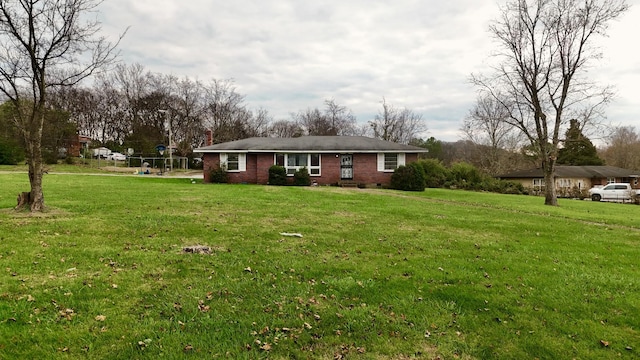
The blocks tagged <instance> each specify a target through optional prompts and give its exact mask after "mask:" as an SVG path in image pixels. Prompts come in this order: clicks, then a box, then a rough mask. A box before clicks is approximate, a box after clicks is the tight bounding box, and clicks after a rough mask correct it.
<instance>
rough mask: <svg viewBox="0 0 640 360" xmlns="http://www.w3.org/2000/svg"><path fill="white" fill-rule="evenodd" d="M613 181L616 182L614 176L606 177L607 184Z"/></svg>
mask: <svg viewBox="0 0 640 360" xmlns="http://www.w3.org/2000/svg"><path fill="white" fill-rule="evenodd" d="M614 182H616V178H614V177H608V178H607V184H613V183H614Z"/></svg>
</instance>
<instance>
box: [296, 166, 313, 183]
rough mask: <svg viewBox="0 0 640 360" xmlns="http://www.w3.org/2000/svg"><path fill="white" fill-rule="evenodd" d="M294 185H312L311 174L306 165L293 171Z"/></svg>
mask: <svg viewBox="0 0 640 360" xmlns="http://www.w3.org/2000/svg"><path fill="white" fill-rule="evenodd" d="M293 185H296V186H309V185H311V176H309V171H308V170H307V168H306V167H303V168H301V169H299V170H297V171H296V172H295V173H293Z"/></svg>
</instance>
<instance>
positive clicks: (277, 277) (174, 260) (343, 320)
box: [0, 173, 640, 359]
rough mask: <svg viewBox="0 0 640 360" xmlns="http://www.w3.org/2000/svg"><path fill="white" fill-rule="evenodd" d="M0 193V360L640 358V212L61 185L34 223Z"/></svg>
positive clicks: (99, 179)
mask: <svg viewBox="0 0 640 360" xmlns="http://www.w3.org/2000/svg"><path fill="white" fill-rule="evenodd" d="M0 184H2V186H0V209H4V210H0V263H1V264H2V266H1V269H2V271H0V358H2V359H4V358H7V359H11V358H34V359H35V358H96V359H97V358H100V359H104V358H127V359H128V358H147V357H148V358H159V357H167V358H182V357H194V358H246V359H256V358H274V359H280V358H282V359H284V358H318V359H342V358H346V359H387V358H391V359H410V358H424V359H433V358H437V357H438V356H440V357H441V358H444V359H451V358H460V359H491V358H495V359H516V358H518V359H524V358H527V359H532V358H540V359H571V358H581V359H603V358H616V359H618V358H623V359H624V358H628V359H632V358H637V357H638V356H640V355H639V354H640V332H639V329H640V206H634V205H622V204H609V203H592V202H589V201H575V200H560V207H558V208H551V207H546V206H544V205H543V199H541V198H536V197H526V196H509V195H495V194H485V193H473V192H463V191H449V190H433V189H427V191H425V192H424V193H402V192H396V191H391V190H361V189H340V188H330V187H313V188H297V187H265V186H251V185H203V184H199V183H198V184H192V183H191V181H190V180H189V179H170V178H157V177H142V176H141V177H124V176H122V177H113V176H111V177H106V176H104V177H103V176H79V175H56V174H50V175H46V176H45V199H46V204H47V205H48V206H49V211H48V212H47V213H45V214H42V215H36V216H31V215H29V214H26V213H15V212H13V211H12V210H10V208H12V207H13V206H14V205H15V198H16V195H17V194H18V192H20V191H25V190H27V189H28V180H27V177H26V175H25V174H7V173H3V174H0ZM281 233H299V234H301V235H302V237H297V236H285V235H281ZM193 245H202V246H206V247H208V248H209V250H210V253H209V254H197V253H196V254H194V253H190V252H185V251H183V248H185V247H189V246H193Z"/></svg>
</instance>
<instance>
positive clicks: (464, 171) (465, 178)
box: [447, 162, 482, 190]
mask: <svg viewBox="0 0 640 360" xmlns="http://www.w3.org/2000/svg"><path fill="white" fill-rule="evenodd" d="M447 182H448V183H449V184H450V186H451V187H455V188H458V189H467V190H482V189H481V187H480V184H481V182H482V174H481V173H480V171H479V170H478V169H477V168H476V167H475V166H473V165H471V164H469V163H466V162H457V163H455V164H453V165H451V167H450V168H449V177H448V178H447Z"/></svg>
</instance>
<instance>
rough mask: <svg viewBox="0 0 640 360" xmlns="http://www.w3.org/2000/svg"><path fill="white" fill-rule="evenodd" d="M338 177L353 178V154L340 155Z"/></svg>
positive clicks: (343, 178)
mask: <svg viewBox="0 0 640 360" xmlns="http://www.w3.org/2000/svg"><path fill="white" fill-rule="evenodd" d="M340 179H342V180H353V154H342V155H340Z"/></svg>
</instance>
